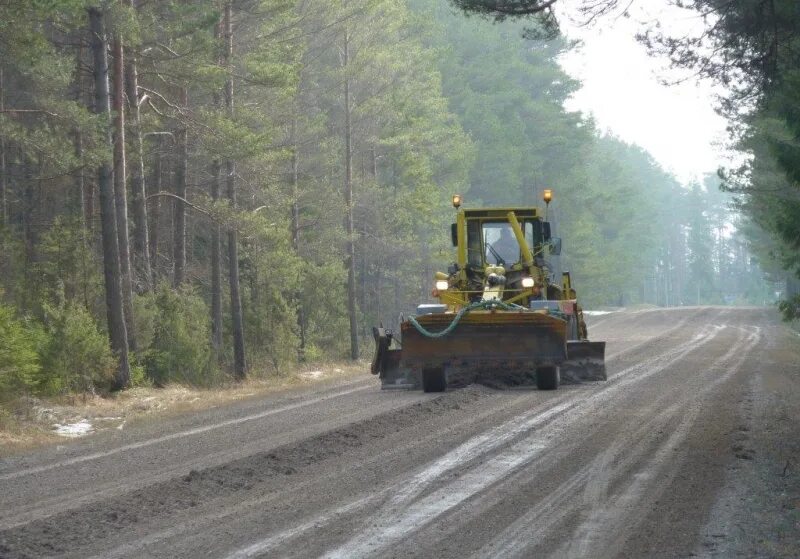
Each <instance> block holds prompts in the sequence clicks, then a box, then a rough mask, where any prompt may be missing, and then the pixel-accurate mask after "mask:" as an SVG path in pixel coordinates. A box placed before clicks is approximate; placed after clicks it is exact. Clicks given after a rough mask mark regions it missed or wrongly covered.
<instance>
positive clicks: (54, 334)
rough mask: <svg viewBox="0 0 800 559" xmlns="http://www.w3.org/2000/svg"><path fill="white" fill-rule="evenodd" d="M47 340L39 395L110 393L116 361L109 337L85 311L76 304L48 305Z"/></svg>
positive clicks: (42, 357) (42, 351)
mask: <svg viewBox="0 0 800 559" xmlns="http://www.w3.org/2000/svg"><path fill="white" fill-rule="evenodd" d="M45 317H46V320H45V328H46V330H47V334H48V336H47V340H46V342H45V343H44V344H43V347H41V349H40V352H41V361H42V371H41V372H40V374H39V375H38V379H37V388H38V389H39V391H40V392H44V393H49V394H54V393H59V392H69V391H72V392H95V391H96V390H97V389H100V390H108V389H110V387H111V384H112V381H113V378H114V368H115V366H116V359H115V358H114V354H113V353H112V351H111V347H110V346H109V344H108V338H107V337H106V335H105V334H103V333H102V332H100V330H99V329H98V328H97V323H96V322H95V321H94V318H93V317H92V315H91V314H89V311H88V310H86V308H85V307H84V306H82V305H80V304H77V303H67V304H62V305H61V306H60V307H55V308H53V307H49V306H47V305H46V306H45Z"/></svg>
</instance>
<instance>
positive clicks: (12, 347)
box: [0, 304, 41, 401]
mask: <svg viewBox="0 0 800 559" xmlns="http://www.w3.org/2000/svg"><path fill="white" fill-rule="evenodd" d="M31 330H32V329H31V327H29V326H27V325H26V324H25V323H24V322H23V321H21V320H19V319H17V318H16V316H15V312H14V309H12V308H11V307H8V306H7V305H3V304H0V401H2V400H7V399H9V398H10V397H12V396H14V395H17V394H19V393H22V392H24V391H25V390H28V389H29V388H31V387H32V386H33V385H34V383H35V381H36V377H37V376H38V375H39V372H40V370H41V366H40V363H39V355H38V354H37V352H36V347H35V344H34V342H33V340H32V336H31Z"/></svg>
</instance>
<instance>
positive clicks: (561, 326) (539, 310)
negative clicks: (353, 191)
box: [371, 190, 606, 392]
mask: <svg viewBox="0 0 800 559" xmlns="http://www.w3.org/2000/svg"><path fill="white" fill-rule="evenodd" d="M551 200H552V191H550V190H545V191H544V201H545V204H547V205H548V206H549V204H550V201H551ZM453 206H454V207H455V208H456V212H457V213H456V222H455V223H453V224H452V226H451V236H452V242H453V246H454V247H456V262H455V263H454V264H452V265H451V266H450V267H449V269H448V271H447V272H446V273H445V272H437V273H436V277H435V285H434V289H433V296H434V297H435V298H436V299H438V301H439V302H438V303H433V304H422V305H419V306H418V307H417V310H416V316H409V317H408V318H406V319H402V320H401V323H400V336H399V338H398V337H397V336H395V335H394V333H393V332H392V331H390V330H388V329H385V328H383V327H375V328H373V336H374V338H375V355H374V357H373V360H372V365H371V372H372V373H373V374H375V375H378V376H379V378H380V379H381V386H382V387H383V388H412V389H419V388H422V389H423V390H424V391H426V392H442V391H444V390H445V389H447V388H448V387H459V386H466V385H468V384H472V383H481V384H487V385H490V386H514V385H523V384H532V383H534V382H535V384H536V386H537V387H538V388H539V389H540V390H554V389H556V388H558V386H559V383H560V382H562V381H563V382H583V381H588V380H606V371H605V342H590V341H589V340H588V333H587V329H586V323H585V321H584V319H583V311H582V309H581V307H580V305H579V304H578V301H577V295H576V293H575V290H574V289H573V287H572V283H571V279H570V275H569V272H564V273H563V274H562V277H561V284H560V285H559V284H556V283H554V278H553V277H552V276H553V273H552V271H551V269H550V267H549V265H548V262H547V258H546V257H547V256H549V255H558V254H560V252H561V240H560V239H558V238H555V237H553V236H551V231H550V223H549V222H548V221H547V220H546V219H545V217H544V216H542V215H541V212H540V210H539V209H538V208H535V207H529V208H490V209H486V208H482V209H465V208H463V207H462V200H461V196H459V195H455V196H453Z"/></svg>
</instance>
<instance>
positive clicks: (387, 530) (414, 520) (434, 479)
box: [229, 324, 722, 557]
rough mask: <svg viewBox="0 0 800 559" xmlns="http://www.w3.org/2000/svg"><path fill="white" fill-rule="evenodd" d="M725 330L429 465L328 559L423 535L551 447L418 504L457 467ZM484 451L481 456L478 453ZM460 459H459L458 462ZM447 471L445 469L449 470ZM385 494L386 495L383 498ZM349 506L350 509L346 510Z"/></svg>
mask: <svg viewBox="0 0 800 559" xmlns="http://www.w3.org/2000/svg"><path fill="white" fill-rule="evenodd" d="M681 326H682V325H681V324H678V325H676V326H675V327H674V328H680V327H681ZM721 330H722V327H720V326H713V325H710V326H707V327H705V328H703V329H702V330H701V331H700V332H699V333H697V334H696V335H695V336H693V337H692V338H690V339H689V340H688V341H686V342H683V343H681V344H679V345H678V346H676V347H673V348H670V349H669V350H667V351H665V352H663V353H662V354H660V355H658V356H656V357H654V358H652V359H651V360H650V361H648V362H647V363H639V364H636V365H634V366H631V367H628V368H626V369H624V370H622V371H620V372H619V373H617V374H616V375H614V376H613V377H612V378H611V379H610V380H609V381H608V384H607V385H605V386H602V385H596V386H602V388H600V389H599V390H598V391H597V392H591V393H590V392H582V393H577V394H575V393H567V396H566V397H568V398H570V399H569V400H568V401H565V402H563V403H561V404H557V405H555V406H553V408H551V410H552V411H548V412H544V414H540V415H541V417H538V416H533V417H531V418H528V421H529V423H528V424H527V425H526V422H525V419H524V418H523V420H522V421H520V419H521V418H519V417H517V418H514V419H512V420H511V421H509V422H507V423H506V424H504V425H502V426H500V427H498V428H495V429H492V430H490V431H489V432H487V433H485V434H482V435H479V436H478V437H476V438H475V439H474V440H470V441H468V442H467V443H464V444H463V445H461V447H458V448H456V449H454V450H453V451H451V452H450V453H447V454H445V456H444V457H442V458H440V459H439V460H436V461H434V462H432V463H430V464H428V465H427V466H426V467H425V468H423V469H422V470H421V471H419V472H418V473H417V474H415V475H414V476H412V477H411V478H406V479H403V480H401V481H400V482H398V484H397V485H396V486H395V487H390V489H391V492H392V493H393V494H394V498H392V499H390V500H389V501H388V503H384V505H382V507H380V508H379V510H378V512H377V513H373V514H370V515H369V518H370V521H369V524H370V526H366V527H364V529H363V530H362V532H361V534H360V535H359V536H357V537H356V538H355V539H353V540H351V541H349V542H346V543H345V544H344V545H343V546H341V547H340V548H338V549H336V550H334V551H332V552H330V553H329V554H328V555H327V556H331V557H359V556H367V555H370V554H373V553H377V552H379V551H380V550H381V549H385V548H386V547H387V546H389V545H391V544H392V543H394V542H397V541H399V540H401V539H403V538H404V537H406V536H407V535H408V534H410V533H411V532H413V531H415V530H418V529H420V528H421V527H423V526H424V525H425V524H427V523H429V522H431V521H432V520H434V519H436V518H437V517H439V516H441V515H442V514H444V513H445V512H447V511H449V510H451V509H453V508H454V507H456V506H458V505H459V504H461V503H463V502H464V501H465V500H466V499H468V498H470V497H472V496H474V495H476V494H477V493H479V492H480V491H482V490H484V489H485V488H486V487H488V486H489V485H491V484H493V483H495V482H497V481H500V480H501V479H502V478H503V477H505V476H507V475H509V474H510V473H512V472H513V471H514V470H516V469H518V468H520V467H522V466H525V465H529V464H531V462H532V461H533V460H534V459H535V458H536V457H537V456H538V455H540V454H541V453H542V451H543V450H544V449H545V448H547V447H548V446H549V445H550V443H551V441H550V440H549V439H547V438H543V437H544V435H539V434H538V433H537V434H535V435H534V436H533V437H532V438H531V437H527V438H523V440H522V441H520V442H518V443H515V444H514V445H512V446H511V447H510V448H509V449H507V450H506V451H504V452H501V453H499V454H498V455H496V456H494V457H490V458H488V459H487V460H486V461H485V462H483V463H481V464H479V465H478V466H477V467H475V468H473V469H472V470H469V469H468V470H467V471H466V473H464V472H461V473H460V477H459V478H458V479H457V480H456V481H453V482H450V483H446V484H445V485H444V486H443V487H442V488H440V489H438V490H434V491H433V492H432V493H429V494H427V495H423V496H422V497H421V498H420V499H417V497H419V496H420V495H421V494H422V493H424V492H425V491H426V490H430V487H431V486H433V485H435V484H437V483H438V484H441V482H442V477H443V474H445V473H447V472H448V471H450V470H453V469H455V468H456V467H458V466H461V467H464V466H466V465H467V464H468V463H471V462H474V461H476V460H477V459H479V458H480V457H481V456H484V455H485V454H487V453H488V452H491V451H492V450H494V449H495V448H499V447H500V446H502V445H504V444H507V443H508V442H509V441H510V440H513V439H514V438H518V437H520V436H522V435H525V434H529V433H530V431H532V430H533V429H535V428H537V427H542V425H544V424H545V420H555V419H563V418H564V416H565V415H567V414H568V412H570V411H571V410H573V409H574V408H576V407H578V406H580V407H581V408H584V407H594V406H597V405H602V401H603V400H604V399H607V398H609V397H610V396H611V395H612V394H614V393H617V392H618V391H620V390H622V389H624V388H625V387H627V386H628V385H630V384H631V383H632V382H637V381H639V380H643V379H644V378H647V377H649V376H651V375H653V374H656V373H658V372H660V371H662V370H663V369H665V368H666V367H668V366H670V365H671V364H672V363H674V362H675V361H677V360H679V359H681V358H682V357H684V356H685V355H686V354H688V353H690V352H692V351H694V350H696V349H698V348H700V347H701V346H703V345H705V344H707V343H709V342H711V341H712V340H713V339H714V338H715V337H716V335H717V334H718V333H719V332H720V331H721ZM582 396H583V397H582ZM582 411H583V410H582ZM556 412H557V413H556ZM512 426H515V427H512ZM509 430H513V435H510V436H508V437H505V438H504V439H503V441H502V442H500V443H498V444H482V441H487V440H491V437H492V436H496V435H494V433H496V432H503V431H505V432H508V431H509ZM479 450H480V451H482V452H478V451H479ZM470 451H471V452H470ZM455 457H458V458H457V459H456V458H455ZM445 465H446V467H444V466H445ZM409 488H410V489H409ZM385 491H386V490H385V489H384V490H383V491H382V492H381V493H382V494H383V493H384V492H385ZM369 504H370V503H364V506H365V507H366V506H368V505H369ZM347 506H348V505H345V507H347ZM341 512H342V507H338V508H334V509H331V510H330V511H328V512H326V513H324V514H323V515H321V516H318V517H316V518H314V519H312V520H309V521H308V523H307V524H306V525H307V526H308V527H309V529H311V527H313V528H319V527H320V525H321V524H325V523H326V522H327V521H329V520H335V519H337V518H339V516H340V514H341ZM300 535H302V531H301V532H297V531H296V530H292V531H291V534H287V533H286V532H279V533H278V534H274V535H271V536H269V537H267V538H265V539H263V540H261V541H260V542H255V543H253V544H250V545H248V546H246V547H245V548H242V549H239V550H236V551H234V552H233V553H232V554H231V555H229V557H251V556H257V555H259V554H261V553H263V552H265V551H266V550H272V549H274V547H275V546H276V545H277V542H286V541H288V540H289V539H291V538H295V537H299V536H300ZM378 542H379V543H378Z"/></svg>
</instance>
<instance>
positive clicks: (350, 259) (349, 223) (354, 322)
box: [342, 27, 358, 361]
mask: <svg viewBox="0 0 800 559" xmlns="http://www.w3.org/2000/svg"><path fill="white" fill-rule="evenodd" d="M349 64H350V36H349V33H348V29H347V27H345V30H344V52H343V59H342V66H343V68H344V201H345V212H346V215H345V234H346V236H347V246H346V249H345V251H346V252H345V268H347V314H348V315H349V317H350V358H351V359H353V360H354V361H355V360H356V359H358V317H357V316H356V312H357V309H356V269H355V268H356V245H355V239H354V238H353V237H354V231H353V130H352V122H351V120H352V114H351V107H350V75H349V72H350V68H349Z"/></svg>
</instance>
